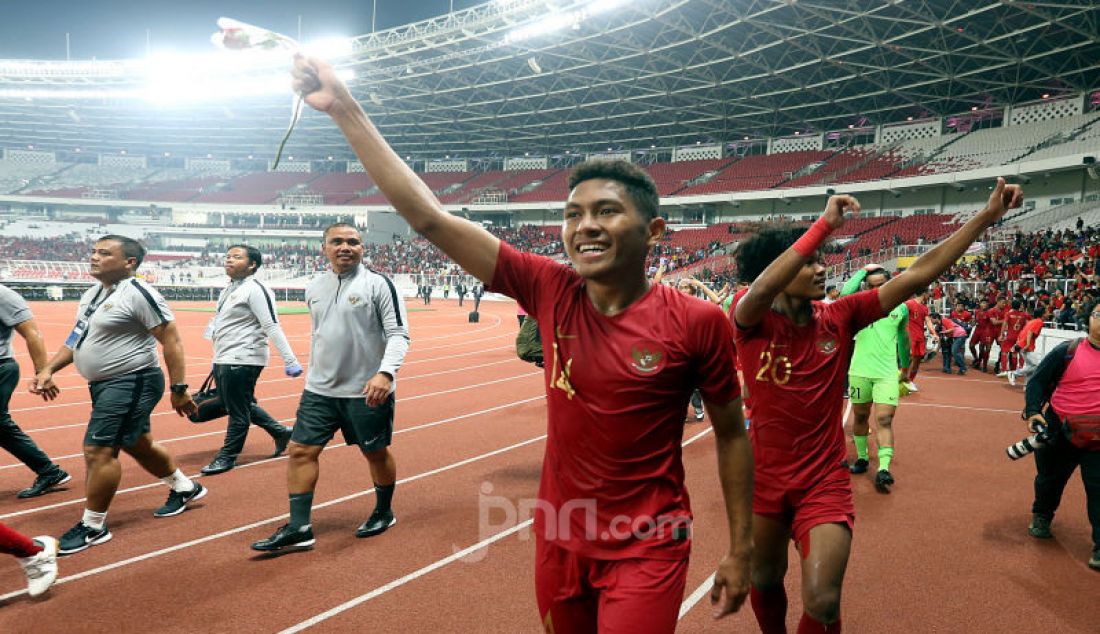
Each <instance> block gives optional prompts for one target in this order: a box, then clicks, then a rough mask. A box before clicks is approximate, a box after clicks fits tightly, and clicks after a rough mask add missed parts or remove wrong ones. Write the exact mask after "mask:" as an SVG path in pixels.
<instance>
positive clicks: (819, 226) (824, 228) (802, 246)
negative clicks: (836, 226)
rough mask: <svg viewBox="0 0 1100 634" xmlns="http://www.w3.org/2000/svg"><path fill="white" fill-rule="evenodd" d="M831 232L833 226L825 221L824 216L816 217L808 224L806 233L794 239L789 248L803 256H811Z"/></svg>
mask: <svg viewBox="0 0 1100 634" xmlns="http://www.w3.org/2000/svg"><path fill="white" fill-rule="evenodd" d="M832 232H833V228H832V227H830V226H829V223H827V222H825V219H824V218H818V219H817V221H816V222H814V223H813V224H812V225H810V228H809V229H807V230H806V233H804V234H802V237H800V238H799V239H798V240H796V241H795V243H794V245H792V246H791V248H792V249H794V250H795V251H796V252H797V253H798V255H801V256H802V257H804V258H812V257H813V256H814V252H815V251H817V250H818V249H820V248H821V245H822V244H824V243H825V240H826V239H827V238H828V237H829V235H830V234H832Z"/></svg>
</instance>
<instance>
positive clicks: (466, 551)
mask: <svg viewBox="0 0 1100 634" xmlns="http://www.w3.org/2000/svg"><path fill="white" fill-rule="evenodd" d="M710 431H711V429H710V428H709V427H708V428H707V429H704V430H703V431H701V432H699V433H698V434H695V435H694V436H692V437H691V438H689V439H687V440H685V441H684V442H683V444H682V445H681V446H682V447H687V446H688V445H690V444H691V443H693V442H695V441H696V440H699V439H700V438H702V437H703V436H705V435H707V434H709V433H710ZM533 521H534V520H524V521H523V522H520V523H519V524H516V525H515V526H513V527H511V528H507V529H505V530H502V531H500V532H499V533H494V534H493V535H492V536H490V537H488V538H486V539H483V540H481V541H480V542H477V543H476V544H472V545H470V546H467V547H466V548H463V549H462V550H459V551H457V552H455V553H452V554H451V555H448V556H447V557H444V558H443V559H440V560H438V561H435V562H433V563H430V564H428V565H427V566H424V567H423V568H420V569H419V570H415V571H413V572H410V573H409V574H407V575H405V576H403V577H400V578H398V579H394V580H393V581H391V582H389V583H387V584H385V585H382V586H379V587H377V588H375V589H374V590H371V591H370V592H368V593H366V594H361V595H359V596H357V597H355V598H354V599H351V600H349V601H345V602H344V603H341V604H340V605H338V606H336V607H334V608H332V609H329V610H325V611H324V612H322V613H320V614H318V615H316V616H313V617H311V618H308V619H306V620H304V621H302V622H301V623H298V624H296V625H292V626H290V627H288V628H286V629H285V630H282V631H280V632H279V634H294V633H295V632H301V631H302V630H305V629H308V628H311V627H313V626H314V625H317V624H318V623H321V622H322V621H326V620H328V619H331V618H332V617H334V616H336V615H338V614H340V613H342V612H346V611H348V610H350V609H352V608H354V607H355V606H357V605H361V604H363V603H366V602H367V601H370V600H371V599H374V598H377V597H380V596H382V595H383V594H386V593H387V592H389V591H390V590H394V589H396V588H400V587H401V586H403V585H405V584H406V583H409V582H410V581H415V580H417V579H419V578H420V577H423V576H424V575H427V574H429V573H432V572H435V571H436V570H439V569H440V568H442V567H444V566H446V565H448V564H451V563H454V562H456V561H458V560H459V559H462V558H464V557H466V556H467V555H470V554H472V553H475V552H477V551H479V550H481V549H483V548H488V547H489V546H490V545H491V544H494V543H496V542H498V541H500V540H502V539H504V538H505V537H508V536H510V535H514V534H516V533H518V532H519V531H521V530H523V529H525V528H527V527H528V526H530V525H531V524H532V523H533ZM2 599H3V597H0V600H2ZM681 609H682V608H681Z"/></svg>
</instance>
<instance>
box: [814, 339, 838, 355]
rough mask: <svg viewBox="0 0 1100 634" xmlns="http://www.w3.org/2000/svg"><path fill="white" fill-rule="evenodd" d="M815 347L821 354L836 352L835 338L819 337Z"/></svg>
mask: <svg viewBox="0 0 1100 634" xmlns="http://www.w3.org/2000/svg"><path fill="white" fill-rule="evenodd" d="M817 349H818V350H820V351H821V353H822V354H832V353H834V352H836V339H834V338H832V337H826V338H824V339H819V340H818V342H817Z"/></svg>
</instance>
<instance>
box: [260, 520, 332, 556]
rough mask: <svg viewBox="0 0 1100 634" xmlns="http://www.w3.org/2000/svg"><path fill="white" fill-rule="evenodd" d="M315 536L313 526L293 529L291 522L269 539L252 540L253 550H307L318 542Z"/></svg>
mask: <svg viewBox="0 0 1100 634" xmlns="http://www.w3.org/2000/svg"><path fill="white" fill-rule="evenodd" d="M316 541H317V540H316V539H314V538H313V528H312V527H309V526H307V527H305V528H304V529H300V528H299V529H292V528H291V527H290V524H283V525H282V526H281V527H279V530H277V531H275V534H274V535H272V536H271V537H268V538H267V539H261V540H260V541H258V542H252V550H259V551H261V552H276V551H280V550H307V549H309V548H313V544H314V543H316Z"/></svg>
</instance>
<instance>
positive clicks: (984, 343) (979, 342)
mask: <svg viewBox="0 0 1100 634" xmlns="http://www.w3.org/2000/svg"><path fill="white" fill-rule="evenodd" d="M990 310H992V309H991V308H989V300H985V299H983V300H982V301H981V303H980V304H979V305H978V309H977V310H975V311H974V324H975V325H974V334H973V335H971V336H970V356H972V357H974V367H975V368H977V369H979V370H981V371H982V372H988V371H989V351H990V349H992V348H993V322H992V321H990V315H989V312H990Z"/></svg>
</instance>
